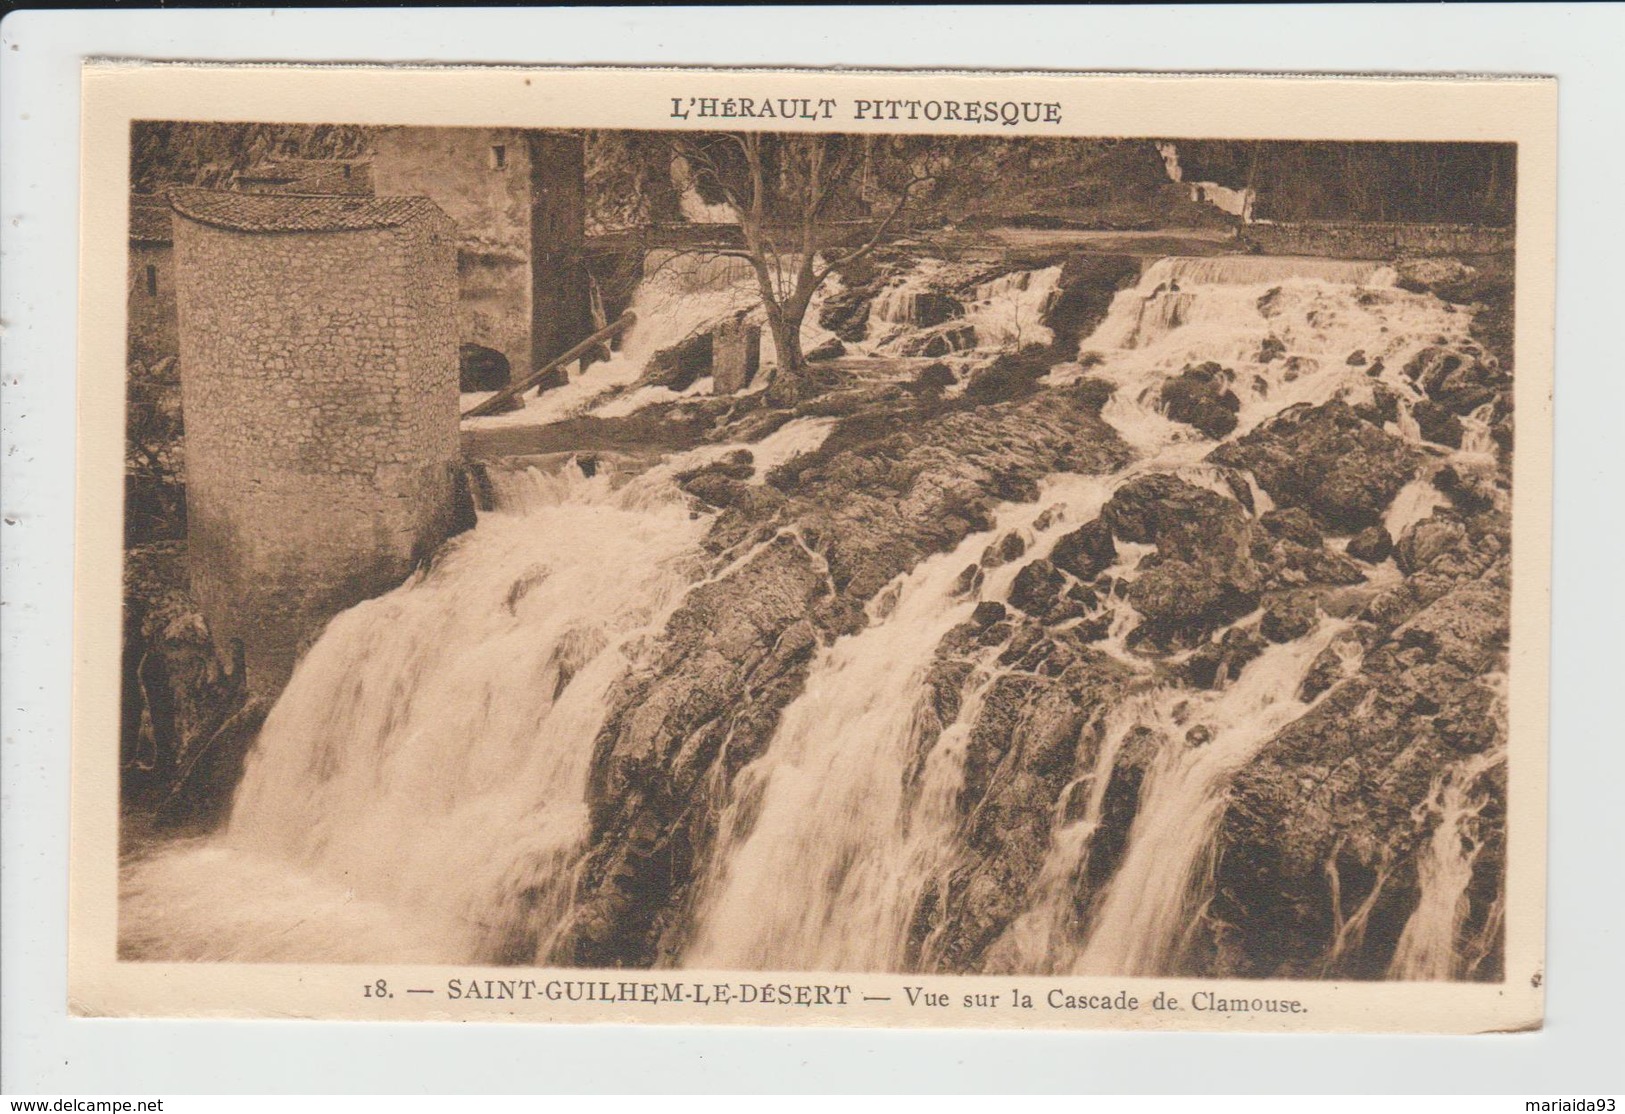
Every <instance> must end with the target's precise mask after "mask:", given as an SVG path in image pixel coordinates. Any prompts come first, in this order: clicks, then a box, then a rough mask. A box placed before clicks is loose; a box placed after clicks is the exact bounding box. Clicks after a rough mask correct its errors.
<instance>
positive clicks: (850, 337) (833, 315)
mask: <svg viewBox="0 0 1625 1114" xmlns="http://www.w3.org/2000/svg"><path fill="white" fill-rule="evenodd" d="M873 301H874V291H873V290H872V289H870V288H869V287H867V286H862V287H857V288H854V289H850V290H842V291H838V292H837V293H834V294H831V295H830V296H829V297H828V298H826V299H825V300H824V304H823V306H822V307H821V308H820V309H819V311H818V323H819V324H820V325H822V326H823V327H824V328H826V329H828V330H829V331H830V332H832V333H834V334H835V335H836V337H838V338H839V339H841V340H844V341H847V342H848V343H860V342H862V341H863V339H864V338H865V337H866V336H868V333H869V310H870V306H871V304H872V303H873Z"/></svg>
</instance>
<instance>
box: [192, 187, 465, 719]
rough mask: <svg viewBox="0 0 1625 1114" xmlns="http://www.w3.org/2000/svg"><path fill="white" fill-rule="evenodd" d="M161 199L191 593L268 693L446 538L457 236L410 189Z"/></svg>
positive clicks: (453, 417)
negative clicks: (169, 259)
mask: <svg viewBox="0 0 1625 1114" xmlns="http://www.w3.org/2000/svg"><path fill="white" fill-rule="evenodd" d="M171 204H172V205H173V208H174V211H175V214H176V220H175V222H174V250H175V264H176V266H175V272H176V278H177V283H176V287H177V290H176V296H177V305H178V318H179V333H180V366H181V392H182V402H183V407H184V411H185V414H186V472H187V486H186V504H187V543H188V551H189V556H190V562H191V570H192V587H193V593H194V595H195V596H196V597H197V600H198V603H199V605H200V606H201V608H202V610H203V614H204V616H205V618H207V619H208V621H209V625H210V628H211V630H212V632H213V634H214V638H215V641H216V644H217V646H218V647H219V648H220V650H221V651H222V654H223V656H225V657H226V660H230V656H231V655H232V653H233V651H234V647H233V643H234V642H241V644H242V649H243V653H244V657H245V660H246V662H247V665H248V683H249V685H250V687H251V688H253V689H255V690H256V691H262V692H268V691H274V690H275V689H276V688H278V687H280V686H281V685H282V684H283V683H284V682H285V681H286V679H287V677H288V675H289V673H290V672H291V670H292V668H293V665H294V662H295V661H296V659H297V657H298V655H299V653H300V651H301V650H302V649H303V647H304V646H305V645H306V644H307V643H308V642H309V641H310V640H311V639H313V638H314V636H315V635H316V634H317V633H318V632H319V631H320V629H321V627H322V626H323V625H324V624H325V623H326V622H327V620H328V619H329V618H331V617H332V616H333V615H334V614H336V613H337V612H339V611H341V610H343V609H344V608H347V607H349V606H351V605H353V604H355V603H357V602H359V601H361V600H363V599H366V598H368V597H370V596H374V595H377V594H379V593H381V592H384V591H387V590H388V589H390V588H392V587H394V586H396V585H397V584H399V583H400V582H401V581H402V580H403V579H404V578H405V577H406V576H407V575H408V574H409V573H410V572H411V571H412V569H413V567H414V566H415V565H416V564H417V563H418V562H420V561H421V560H422V559H424V558H425V557H427V556H428V555H429V554H430V553H431V552H433V551H434V549H435V547H436V546H438V545H439V544H440V542H441V541H443V540H444V539H445V538H446V536H447V534H448V532H449V530H450V529H451V525H452V522H453V512H454V508H453V492H454V469H455V467H456V461H457V457H458V443H457V330H456V313H457V263H456V231H455V229H454V227H453V225H452V223H451V221H450V220H449V219H448V218H447V217H446V215H445V214H444V213H442V212H441V211H440V210H439V209H438V208H436V206H435V205H434V204H433V203H432V202H430V201H428V200H426V199H424V198H418V197H412V198H395V197H379V198H370V197H305V196H289V195H255V194H243V193H214V192H209V191H204V190H189V189H188V190H174V191H172V193H171Z"/></svg>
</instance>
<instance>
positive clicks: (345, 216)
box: [169, 189, 440, 232]
mask: <svg viewBox="0 0 1625 1114" xmlns="http://www.w3.org/2000/svg"><path fill="white" fill-rule="evenodd" d="M169 199H170V204H172V205H173V206H174V207H175V211H176V212H177V213H179V214H180V215H181V216H183V217H186V218H187V219H189V220H194V221H197V222H198V223H199V224H211V225H214V226H215V227H216V228H229V229H231V230H233V231H236V232H343V231H357V230H360V229H366V228H395V227H397V226H398V225H402V224H406V223H407V222H408V221H413V220H420V219H422V218H424V217H428V216H432V215H434V214H436V213H439V212H440V210H439V209H437V208H435V205H434V202H432V201H430V200H429V199H428V198H426V197H331V196H308V195H304V194H292V193H222V192H217V191H214V190H196V189H175V190H171V191H170V193H169Z"/></svg>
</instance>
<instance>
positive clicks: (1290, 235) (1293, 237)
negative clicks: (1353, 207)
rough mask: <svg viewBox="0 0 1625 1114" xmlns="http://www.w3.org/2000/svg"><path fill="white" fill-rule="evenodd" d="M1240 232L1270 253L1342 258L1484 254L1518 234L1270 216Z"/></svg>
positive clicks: (1444, 226) (1502, 248) (1252, 244)
mask: <svg viewBox="0 0 1625 1114" xmlns="http://www.w3.org/2000/svg"><path fill="white" fill-rule="evenodd" d="M1238 235H1239V236H1240V238H1241V241H1242V242H1243V243H1245V244H1247V245H1248V246H1249V247H1251V248H1252V249H1253V250H1255V251H1260V252H1264V253H1267V254H1270V255H1324V256H1334V257H1337V258H1341V259H1391V258H1394V257H1396V256H1407V255H1409V256H1423V255H1485V254H1491V253H1494V252H1502V251H1511V250H1512V245H1513V241H1514V239H1515V232H1514V231H1513V230H1512V229H1510V228H1480V227H1478V226H1476V225H1465V224H1398V223H1393V224H1379V223H1374V222H1372V223H1361V222H1356V221H1347V222H1337V221H1304V222H1280V223H1276V222H1273V221H1266V222H1259V223H1255V224H1248V225H1243V226H1242V227H1241V229H1240V231H1239V233H1238Z"/></svg>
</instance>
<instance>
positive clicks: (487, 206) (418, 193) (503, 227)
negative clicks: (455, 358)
mask: <svg viewBox="0 0 1625 1114" xmlns="http://www.w3.org/2000/svg"><path fill="white" fill-rule="evenodd" d="M525 136H526V133H525V132H524V131H523V130H521V129H518V128H391V129H386V130H384V131H381V132H380V133H379V134H378V136H377V138H376V139H375V140H374V153H373V160H372V181H373V188H374V190H375V191H376V192H377V194H378V195H379V196H380V197H427V198H428V199H429V200H430V201H433V202H434V203H435V204H436V205H437V206H439V208H440V209H441V210H442V211H443V212H444V213H445V214H446V215H447V216H449V217H450V218H451V219H452V221H453V222H454V223H455V224H456V226H457V230H458V235H457V241H458V242H457V281H458V291H459V300H458V310H457V328H456V339H457V341H458V342H459V343H462V344H480V345H484V346H485V347H486V348H494V349H496V350H497V351H498V352H501V353H502V354H503V355H504V356H506V357H508V362H509V364H510V365H511V366H512V367H513V368H515V369H516V370H519V369H528V368H530V367H531V366H532V363H531V258H530V252H531V229H530V222H531V200H530V179H531V164H530V147H529V145H528V144H527V143H526V140H525ZM498 147H500V148H501V149H502V150H501V156H500V165H499V159H498V156H497V154H496V151H495V149H496V148H498Z"/></svg>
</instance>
